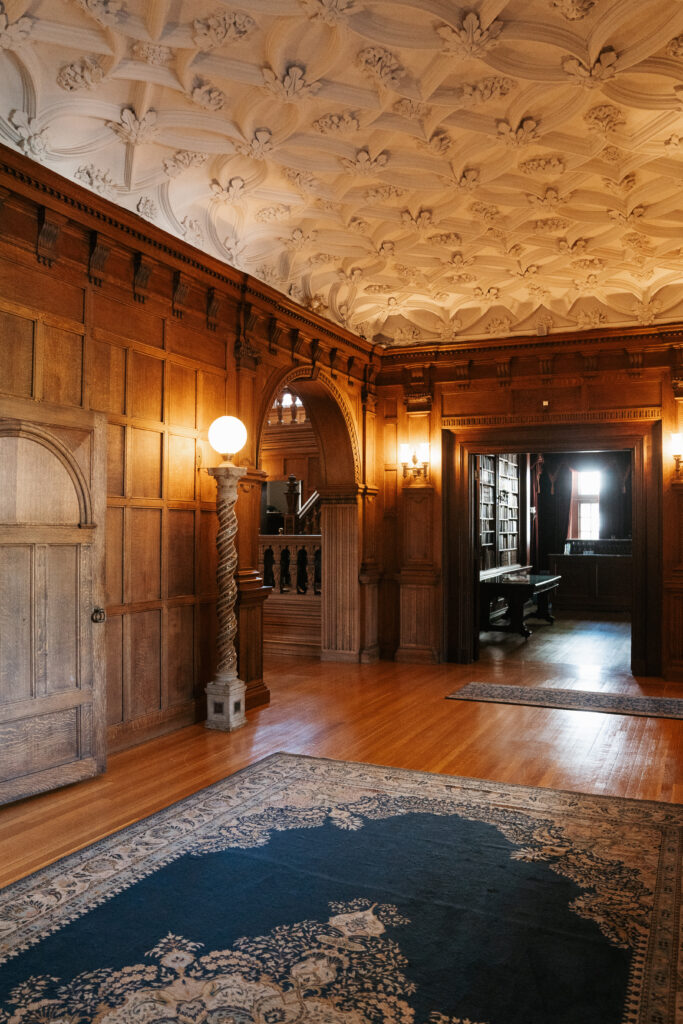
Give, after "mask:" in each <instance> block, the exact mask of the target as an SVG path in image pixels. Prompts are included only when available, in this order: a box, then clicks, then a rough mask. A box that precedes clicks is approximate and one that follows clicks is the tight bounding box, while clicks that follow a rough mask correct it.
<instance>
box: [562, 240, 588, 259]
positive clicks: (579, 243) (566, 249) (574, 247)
mask: <svg viewBox="0 0 683 1024" xmlns="http://www.w3.org/2000/svg"><path fill="white" fill-rule="evenodd" d="M557 248H558V249H559V250H560V252H562V253H565V255H567V256H578V255H580V254H581V253H583V252H585V251H586V249H587V248H588V239H587V238H576V239H574V241H573V242H570V241H569V240H568V239H566V238H561V239H560V240H559V242H558V243H557Z"/></svg>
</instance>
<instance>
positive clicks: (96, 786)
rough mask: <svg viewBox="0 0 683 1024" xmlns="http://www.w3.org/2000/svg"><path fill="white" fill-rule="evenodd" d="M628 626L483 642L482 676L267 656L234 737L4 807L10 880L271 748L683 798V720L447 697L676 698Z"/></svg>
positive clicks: (146, 759) (163, 748)
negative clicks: (473, 688) (476, 693)
mask: <svg viewBox="0 0 683 1024" xmlns="http://www.w3.org/2000/svg"><path fill="white" fill-rule="evenodd" d="M628 658H629V624H628V622H626V621H619V620H615V619H610V618H607V617H606V618H604V619H603V620H601V621H598V622H590V623H587V622H582V621H580V620H577V619H570V618H568V617H563V618H562V620H559V619H558V621H557V622H556V623H555V625H554V626H552V627H551V626H547V625H540V624H539V625H538V626H534V634H533V636H532V637H531V638H530V639H529V640H528V641H526V642H525V641H523V640H522V638H521V637H515V636H511V635H509V634H487V635H485V636H483V637H482V648H481V657H480V660H479V661H478V662H476V663H475V664H473V665H452V664H444V665H425V666H416V665H405V664H397V663H394V662H387V661H385V662H380V663H378V664H376V665H357V664H354V665H350V664H336V663H332V662H325V663H321V662H320V661H318V660H316V659H312V658H311V659H309V658H305V659H304V658H284V659H275V658H272V657H271V658H269V659H268V660H267V662H266V678H267V683H268V686H269V687H270V690H271V697H272V700H271V704H270V706H268V707H265V708H261V709H257V710H255V711H252V712H250V713H249V714H248V724H247V726H246V727H245V728H243V729H241V730H239V731H237V732H235V733H228V734H226V733H220V732H214V731H212V730H208V729H205V728H203V726H201V725H196V726H191V727H189V728H187V729H182V730H180V731H178V732H175V733H172V734H171V735H170V736H165V737H163V738H161V739H158V740H153V741H151V742H149V743H145V744H144V745H141V746H139V747H134V748H132V749H130V750H127V751H124V752H122V753H119V754H116V755H114V756H112V757H111V758H110V759H109V765H108V770H107V772H106V774H105V775H102V776H99V777H98V778H96V779H91V780H88V781H87V782H82V783H78V784H76V785H73V786H69V787H67V788H65V789H62V790H59V791H57V792H53V793H48V794H44V795H41V796H37V797H32V798H30V799H28V800H23V801H20V802H18V803H16V804H11V805H8V806H6V807H4V808H0V885H6V884H8V883H9V882H11V881H13V880H14V879H16V878H20V877H22V876H23V875H25V874H28V873H30V872H31V871H34V870H36V869H37V868H39V867H41V866H42V865H44V864H47V863H50V862H51V861H53V860H56V859H57V858H58V857H61V856H64V855H65V854H67V853H69V852H71V851H73V850H76V849H80V848H81V847H82V846H85V845H87V844H88V843H91V842H93V841H95V840H96V839H98V838H101V837H103V836H105V835H108V834H109V833H111V832H113V831H116V830H118V829H120V828H123V827H124V826H125V825H127V824H129V823H131V822H133V821H136V820H138V819H139V818H141V817H144V816H146V815H149V814H152V813H153V812H154V811H156V810H158V809H159V808H161V807H165V806H168V805H169V804H171V803H173V802H174V801H176V800H179V799H181V798H182V797H184V796H187V795H188V794H190V793H193V792H195V791H196V790H198V789H201V788H202V787H203V786H206V785H209V784H210V783H211V782H214V781H216V780H217V779H220V778H223V777H224V776H226V775H229V774H231V773H232V772H235V771H238V770H239V769H241V768H243V767H245V766H246V765H249V764H251V763H253V762H254V761H257V760H259V759H260V758H262V757H266V756H267V755H268V754H271V753H273V752H274V751H277V750H286V751H289V752H291V753H301V754H310V755H314V756H319V757H330V758H339V759H343V760H351V761H369V762H373V763H375V764H389V765H395V766H397V767H402V768H418V769H425V770H428V771H434V772H442V773H446V774H452V775H466V776H472V777H477V778H484V779H495V780H499V781H504V782H512V783H520V784H525V785H532V786H547V787H552V788H556V789H570V790H577V791H581V792H591V793H606V794H611V795H614V796H624V797H633V798H638V799H650V800H659V801H668V802H675V803H683V720H682V721H675V720H671V719H654V718H652V719H650V718H637V717H633V716H626V715H610V714H600V713H597V712H583V711H564V710H553V709H548V708H533V707H522V706H515V705H503V704H501V705H496V704H477V703H471V702H466V701H447V700H445V697H446V695H447V694H448V693H450V692H452V691H453V690H455V689H457V688H459V687H460V686H462V685H464V684H465V683H466V682H469V681H471V680H481V681H490V682H506V683H514V684H517V685H528V686H539V685H543V686H548V685H555V686H563V687H576V688H577V689H586V690H591V689H593V690H595V689H601V690H606V691H611V692H621V693H633V694H646V695H650V696H681V697H683V687H682V686H681V685H680V684H679V685H678V686H677V685H676V684H673V683H664V682H662V680H659V679H644V678H638V679H635V678H634V677H633V676H632V675H631V674H630V672H629V670H628Z"/></svg>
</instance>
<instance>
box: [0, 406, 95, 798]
mask: <svg viewBox="0 0 683 1024" xmlns="http://www.w3.org/2000/svg"><path fill="white" fill-rule="evenodd" d="M105 429H106V428H105V424H104V417H103V416H102V415H101V414H95V413H85V412H83V411H82V410H67V409H60V408H56V407H53V408H52V409H50V407H47V406H43V405H39V404H36V403H33V402H23V401H21V400H16V399H0V803H5V802H7V801H8V800H16V799H18V798H20V797H23V796H29V795H31V794H33V793H39V792H42V791H43V790H47V789H54V788H55V787H57V786H61V785H65V784H67V783H70V782H76V781H77V780H79V779H83V778H86V777H88V776H90V775H94V774H96V773H97V772H99V771H102V770H103V768H104V762H105V750H104V736H105V734H104V726H105V707H104V672H103V667H104V658H103V643H104V632H103V631H104V626H103V625H102V624H101V619H102V618H103V614H104V613H103V612H101V611H100V609H101V605H102V604H103V593H102V590H103V575H104V573H103V568H104V566H103V556H104V545H103V536H102V534H103V515H104V495H105V481H104V436H105V435H104V431H105ZM98 606H100V608H98ZM98 620H99V621H98Z"/></svg>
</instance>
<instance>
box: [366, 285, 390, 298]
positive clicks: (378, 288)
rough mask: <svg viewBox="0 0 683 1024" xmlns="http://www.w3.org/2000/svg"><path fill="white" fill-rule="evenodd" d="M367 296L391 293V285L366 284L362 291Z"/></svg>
mask: <svg viewBox="0 0 683 1024" xmlns="http://www.w3.org/2000/svg"><path fill="white" fill-rule="evenodd" d="M363 290H364V291H366V292H367V293H368V295H387V294H388V293H389V292H393V290H394V288H393V285H390V284H366V285H365V288H364V289H363Z"/></svg>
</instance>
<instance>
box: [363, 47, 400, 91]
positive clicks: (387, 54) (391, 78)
mask: <svg viewBox="0 0 683 1024" xmlns="http://www.w3.org/2000/svg"><path fill="white" fill-rule="evenodd" d="M356 63H357V64H358V66H359V67H360V69H361V71H363V72H364V73H365V74H366V75H369V76H370V77H371V78H375V79H377V81H378V82H379V84H380V85H384V86H388V87H389V88H392V87H393V86H395V85H398V84H399V82H400V81H401V79H402V78H403V76H404V75H405V73H406V69H405V68H404V67H403V66H402V64H401V62H400V61H399V60H398V58H397V57H396V56H395V55H394V54H393V53H391V51H390V50H385V49H384V47H382V46H368V47H366V49H365V50H361V51H360V53H358V55H357V56H356Z"/></svg>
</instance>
